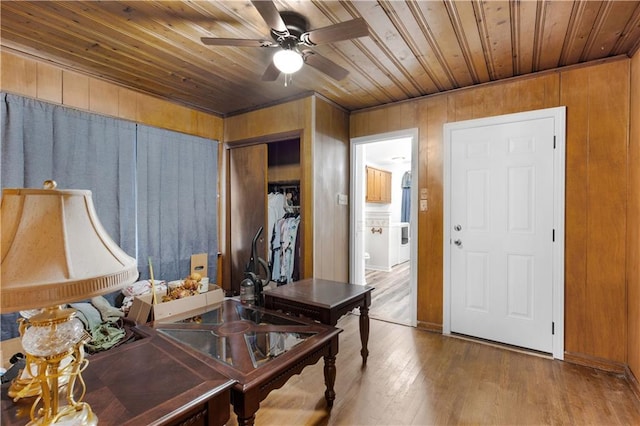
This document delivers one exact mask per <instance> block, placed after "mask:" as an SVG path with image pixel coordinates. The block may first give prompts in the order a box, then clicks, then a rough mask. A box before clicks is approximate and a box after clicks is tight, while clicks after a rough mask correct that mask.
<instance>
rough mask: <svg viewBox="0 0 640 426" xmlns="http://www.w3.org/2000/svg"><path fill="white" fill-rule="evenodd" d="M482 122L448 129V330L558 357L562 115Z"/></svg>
mask: <svg viewBox="0 0 640 426" xmlns="http://www.w3.org/2000/svg"><path fill="white" fill-rule="evenodd" d="M476 124H479V125H478V126H471V127H460V128H456V129H451V130H450V132H449V144H450V146H449V150H450V159H449V160H450V164H449V167H450V169H449V180H448V181H449V183H450V187H449V188H448V189H449V200H450V204H449V215H448V216H449V217H448V220H447V226H448V228H449V229H447V230H446V231H447V232H446V234H448V237H449V241H448V242H449V246H450V247H449V249H448V262H447V263H448V267H449V270H448V271H447V273H446V274H445V275H446V276H447V277H448V279H449V280H450V282H449V287H450V288H449V291H448V295H449V303H450V307H449V308H450V322H449V324H448V326H449V327H448V328H449V330H448V331H450V332H455V333H461V334H465V335H471V336H475V337H480V338H483V339H488V340H492V341H497V342H502V343H507V344H510V345H515V346H520V347H525V348H529V349H534V350H537V351H542V352H548V353H551V352H553V349H554V335H553V333H554V331H555V330H554V308H553V307H554V278H555V276H554V269H553V268H554V251H556V247H555V246H554V244H555V243H556V237H558V236H557V235H556V229H555V210H554V205H555V201H556V197H555V195H556V193H555V191H554V172H555V163H554V145H555V138H554V136H555V134H556V123H555V118H554V117H548V116H547V117H535V116H534V117H531V118H524V119H520V120H518V121H512V122H500V123H496V124H486V123H485V124H482V123H476ZM445 303H446V302H445Z"/></svg>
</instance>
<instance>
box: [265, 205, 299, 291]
mask: <svg viewBox="0 0 640 426" xmlns="http://www.w3.org/2000/svg"><path fill="white" fill-rule="evenodd" d="M299 225H300V215H292V216H288V215H287V216H285V217H283V218H282V219H280V220H278V222H277V224H276V226H275V227H274V234H273V240H272V247H271V249H272V253H273V258H272V267H271V279H272V280H273V281H276V282H278V283H290V282H292V281H293V280H294V279H293V278H294V270H296V269H297V268H296V267H297V266H298V265H297V262H298V261H297V257H298V249H297V247H299V244H298V234H299V228H300V226H299Z"/></svg>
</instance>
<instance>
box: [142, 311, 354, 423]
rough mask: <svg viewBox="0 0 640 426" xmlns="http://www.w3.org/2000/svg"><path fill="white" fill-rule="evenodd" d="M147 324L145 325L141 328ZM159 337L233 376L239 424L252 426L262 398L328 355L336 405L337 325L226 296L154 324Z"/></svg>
mask: <svg viewBox="0 0 640 426" xmlns="http://www.w3.org/2000/svg"><path fill="white" fill-rule="evenodd" d="M142 327H143V328H144V327H145V326H142ZM153 328H154V329H156V330H157V332H158V334H159V335H160V336H164V337H166V338H167V339H168V341H172V342H174V343H175V344H176V345H180V346H181V347H186V348H188V349H189V350H190V351H193V353H195V354H198V355H199V356H201V357H203V358H205V359H209V360H210V361H211V362H210V364H209V365H210V366H212V367H213V368H215V369H216V370H217V371H219V372H220V373H222V374H223V375H225V376H226V377H229V378H231V379H234V380H235V381H236V384H235V385H234V386H233V387H232V388H231V403H232V404H233V409H234V412H235V413H236V415H237V416H238V424H240V425H252V424H253V423H254V420H255V415H256V412H257V411H258V408H259V407H260V402H261V401H262V400H263V399H264V398H266V397H267V395H268V394H269V392H271V391H272V390H274V389H278V388H280V387H282V386H283V385H284V384H285V383H286V382H287V380H289V378H290V377H291V376H293V375H294V374H299V373H300V372H302V370H303V369H304V367H306V366H307V365H313V364H315V363H316V362H318V360H319V359H320V358H324V379H325V386H326V390H325V394H324V396H325V399H326V401H327V406H329V407H331V406H332V405H333V401H334V399H335V391H334V389H333V386H334V383H335V377H336V366H335V361H336V355H337V353H338V334H339V333H340V332H341V331H342V330H340V329H338V328H335V327H332V326H328V325H324V324H321V323H318V322H314V321H311V320H307V319H304V318H294V317H290V316H286V315H282V314H279V313H277V312H272V311H268V310H265V309H261V308H258V307H253V306H247V305H243V304H241V303H240V302H238V301H236V300H225V301H224V302H222V303H221V304H220V305H215V306H213V307H212V308H211V309H210V310H209V311H207V312H205V313H203V314H201V315H198V316H196V317H193V318H187V319H178V320H176V319H173V320H171V321H169V322H155V323H154V324H153Z"/></svg>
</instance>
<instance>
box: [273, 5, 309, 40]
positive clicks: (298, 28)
mask: <svg viewBox="0 0 640 426" xmlns="http://www.w3.org/2000/svg"><path fill="white" fill-rule="evenodd" d="M280 16H281V17H282V20H283V21H284V25H285V26H286V27H287V30H288V31H289V37H293V38H295V39H296V40H300V36H301V35H302V34H304V33H306V32H307V31H308V29H309V22H308V21H307V18H305V17H304V16H302V15H301V14H299V13H297V12H290V11H285V12H280ZM271 37H272V38H273V39H274V40H275V41H277V42H278V43H280V42H281V41H282V40H283V39H286V38H289V37H287V36H285V37H283V36H282V34H281V33H278V32H277V31H275V30H273V29H272V30H271Z"/></svg>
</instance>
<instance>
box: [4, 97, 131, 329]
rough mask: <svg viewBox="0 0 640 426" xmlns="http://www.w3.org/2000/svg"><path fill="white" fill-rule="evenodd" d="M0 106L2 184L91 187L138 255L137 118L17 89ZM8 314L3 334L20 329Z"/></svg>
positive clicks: (116, 234) (121, 240) (112, 228)
mask: <svg viewBox="0 0 640 426" xmlns="http://www.w3.org/2000/svg"><path fill="white" fill-rule="evenodd" d="M0 108H1V109H0V128H1V134H0V137H1V138H2V139H1V141H2V149H1V150H0V160H1V161H0V164H1V165H0V176H1V181H0V184H1V186H2V188H42V184H43V182H44V181H45V180H47V179H53V180H55V181H56V182H57V183H58V188H61V189H88V190H90V191H91V192H92V198H93V201H94V205H95V208H96V212H97V214H98V217H99V218H100V221H101V222H102V224H103V226H104V228H105V229H106V231H107V232H108V233H109V235H110V236H111V238H113V240H114V241H115V242H116V243H117V244H119V245H120V247H122V248H123V249H124V250H125V251H126V252H127V253H128V254H129V255H131V256H134V257H135V254H136V246H135V244H136V217H135V132H136V127H135V124H134V123H129V122H126V121H123V120H117V119H113V118H109V117H104V116H99V115H95V114H88V113H84V112H81V111H77V110H73V109H70V108H65V107H62V106H59V105H52V104H48V103H45V102H41V101H38V100H34V99H29V98H24V97H21V96H15V95H11V94H2V102H0ZM36 255H37V254H36ZM2 320H3V321H2V340H4V339H5V338H8V337H12V336H13V335H16V334H17V333H16V327H15V324H14V322H15V321H12V320H11V318H8V317H6V316H3V318H2Z"/></svg>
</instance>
